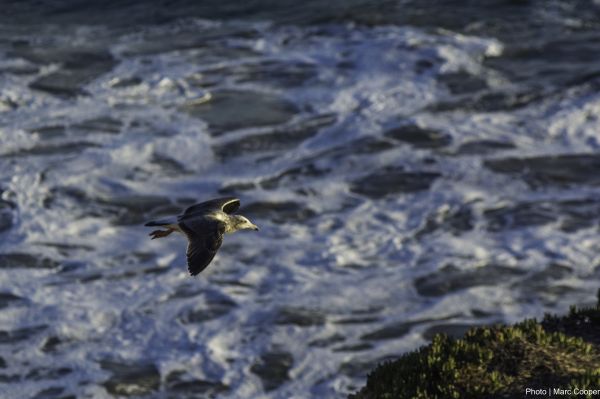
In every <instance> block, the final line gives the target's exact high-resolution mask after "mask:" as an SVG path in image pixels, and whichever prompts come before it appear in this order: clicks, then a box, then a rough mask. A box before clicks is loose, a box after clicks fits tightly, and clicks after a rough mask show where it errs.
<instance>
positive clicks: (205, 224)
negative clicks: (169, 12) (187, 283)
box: [179, 216, 225, 276]
mask: <svg viewBox="0 0 600 399" xmlns="http://www.w3.org/2000/svg"><path fill="white" fill-rule="evenodd" d="M179 226H180V227H181V230H182V231H183V232H184V233H185V235H186V236H187V238H188V247H187V253H186V255H187V264H188V270H189V272H190V274H191V275H192V276H195V275H197V274H198V273H200V272H201V271H202V270H204V269H205V268H206V266H208V265H209V264H210V262H211V261H212V260H213V258H214V257H215V255H216V253H217V251H218V250H219V247H220V246H221V244H222V243H223V233H224V232H225V225H224V224H223V223H222V222H221V221H218V220H213V219H208V218H204V217H202V216H200V217H197V218H193V219H186V220H184V221H181V222H180V223H179Z"/></svg>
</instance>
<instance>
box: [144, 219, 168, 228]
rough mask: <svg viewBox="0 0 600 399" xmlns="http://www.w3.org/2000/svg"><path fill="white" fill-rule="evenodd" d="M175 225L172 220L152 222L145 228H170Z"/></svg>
mask: <svg viewBox="0 0 600 399" xmlns="http://www.w3.org/2000/svg"><path fill="white" fill-rule="evenodd" d="M170 224H173V221H172V220H151V221H149V222H148V223H146V224H145V225H144V226H149V227H154V226H168V225H170Z"/></svg>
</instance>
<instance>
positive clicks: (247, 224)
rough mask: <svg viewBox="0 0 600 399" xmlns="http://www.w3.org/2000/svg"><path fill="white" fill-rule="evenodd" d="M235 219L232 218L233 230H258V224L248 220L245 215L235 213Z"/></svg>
mask: <svg viewBox="0 0 600 399" xmlns="http://www.w3.org/2000/svg"><path fill="white" fill-rule="evenodd" d="M234 218H235V220H234V226H235V230H236V231H237V230H256V231H258V226H257V225H255V224H254V223H252V222H251V221H250V220H248V218H247V217H245V216H242V215H235V216H234Z"/></svg>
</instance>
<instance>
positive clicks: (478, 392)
mask: <svg viewBox="0 0 600 399" xmlns="http://www.w3.org/2000/svg"><path fill="white" fill-rule="evenodd" d="M599 327H600V310H599V309H598V308H591V309H579V310H578V309H574V308H573V309H571V313H570V314H569V315H568V316H565V317H564V318H556V317H553V316H547V317H546V318H545V319H544V320H543V321H542V322H541V323H538V322H536V321H535V320H526V321H524V322H522V323H519V324H516V325H514V326H492V327H479V328H474V329H471V330H470V331H469V332H468V333H467V334H466V335H465V336H464V337H463V338H462V339H457V340H455V339H451V338H448V337H447V336H445V335H436V336H435V337H434V338H433V340H432V342H431V344H429V345H427V346H425V347H422V348H421V349H419V350H417V351H415V352H411V353H408V354H405V355H404V356H402V357H401V358H399V359H398V360H395V361H391V362H387V363H384V364H381V365H379V366H378V367H377V368H376V369H375V370H374V371H372V372H371V373H370V374H369V376H368V379H367V385H366V386H365V387H364V388H363V389H362V390H361V391H360V392H358V393H357V394H355V395H350V398H351V399H397V398H398V399H401V398H419V399H449V398H486V399H488V398H524V397H526V389H527V388H529V389H532V390H536V389H539V390H544V389H545V390H546V391H547V390H549V389H553V388H559V389H565V390H568V389H571V390H574V389H575V388H577V389H579V390H582V389H600V351H598V349H597V347H596V345H594V344H593V343H590V342H587V340H584V338H586V339H587V338H588V337H594V338H595V339H596V340H598V339H600V334H599V333H600V328H599ZM582 337H583V338H582ZM590 340H591V339H590ZM591 341H592V342H594V343H596V342H595V340H591ZM540 392H541V391H540ZM527 396H528V397H532V398H534V397H542V396H544V395H541V396H537V395H534V394H530V395H527ZM545 396H549V395H547V394H546V395H545ZM560 397H562V398H566V397H577V398H585V397H590V398H591V397H600V395H596V396H594V395H592V394H589V395H581V393H580V392H578V393H577V395H575V394H574V393H572V394H571V395H569V394H563V395H561V396H560Z"/></svg>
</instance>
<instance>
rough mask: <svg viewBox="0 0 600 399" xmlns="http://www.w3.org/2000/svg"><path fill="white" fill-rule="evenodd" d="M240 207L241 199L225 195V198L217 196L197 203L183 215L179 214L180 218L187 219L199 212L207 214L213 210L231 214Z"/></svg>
mask: <svg viewBox="0 0 600 399" xmlns="http://www.w3.org/2000/svg"><path fill="white" fill-rule="evenodd" d="M239 208H240V200H239V199H238V198H235V197H224V198H216V199H213V200H210V201H206V202H201V203H199V204H195V205H192V206H190V207H189V208H187V209H186V210H185V211H184V212H183V214H182V215H181V216H179V220H183V219H187V218H189V217H190V216H195V215H198V214H201V213H202V214H206V213H210V212H212V211H222V212H225V213H227V214H231V213H233V212H235V211H237V210H238V209H239Z"/></svg>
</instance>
